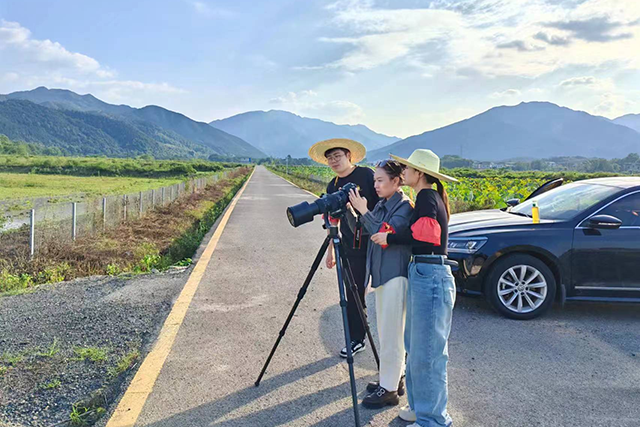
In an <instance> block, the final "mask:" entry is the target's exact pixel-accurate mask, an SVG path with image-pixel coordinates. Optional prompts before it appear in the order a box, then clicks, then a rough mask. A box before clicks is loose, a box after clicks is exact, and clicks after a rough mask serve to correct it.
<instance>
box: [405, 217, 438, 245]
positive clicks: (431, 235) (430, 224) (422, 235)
mask: <svg viewBox="0 0 640 427" xmlns="http://www.w3.org/2000/svg"><path fill="white" fill-rule="evenodd" d="M411 232H412V234H413V238H414V239H416V240H419V241H421V242H426V243H431V244H432V245H434V246H440V234H441V230H440V224H439V223H438V221H437V220H435V219H433V218H429V217H426V216H423V217H422V218H419V219H418V220H417V221H416V222H415V223H414V224H413V225H412V226H411Z"/></svg>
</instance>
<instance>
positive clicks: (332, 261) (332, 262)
mask: <svg viewBox="0 0 640 427" xmlns="http://www.w3.org/2000/svg"><path fill="white" fill-rule="evenodd" d="M334 265H336V261H335V259H334V258H333V251H329V252H327V259H326V266H327V268H328V269H329V270H331V269H332V268H333V266H334Z"/></svg>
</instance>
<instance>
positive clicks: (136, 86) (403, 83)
mask: <svg viewBox="0 0 640 427" xmlns="http://www.w3.org/2000/svg"><path fill="white" fill-rule="evenodd" d="M41 85H44V86H47V87H57V88H66V89H70V90H73V91H75V92H78V93H83V94H84V93H92V94H94V95H96V96H97V97H99V98H101V99H103V100H105V101H107V102H112V103H125V104H129V105H133V106H137V107H140V106H144V105H148V104H156V105H161V106H163V107H166V108H169V109H172V110H175V111H179V112H182V113H184V114H186V115H188V116H190V117H192V118H194V119H196V120H201V121H207V122H208V121H211V120H213V119H218V118H224V117H228V116H230V115H233V114H237V113H241V112H244V111H251V110H269V109H283V110H288V111H292V112H295V113H298V114H300V115H304V116H308V117H317V118H321V119H325V120H331V121H335V122H337V123H351V124H355V123H363V124H365V125H367V126H369V127H370V128H372V129H373V130H376V131H379V132H383V133H386V134H389V135H396V136H400V137H406V136H410V135H414V134H417V133H421V132H424V131H427V130H430V129H434V128H437V127H440V126H444V125H447V124H450V123H452V122H455V121H458V120H461V119H464V118H467V117H470V116H473V115H475V114H478V113H480V112H482V111H484V110H486V109H488V108H491V107H492V106H496V105H514V104H517V103H519V102H521V101H532V100H539V101H551V102H555V103H557V104H560V105H563V106H567V107H570V108H574V109H580V110H585V111H588V112H590V113H593V114H600V115H604V116H606V117H610V118H613V117H617V116H619V115H622V114H626V113H640V2H638V1H637V0H460V1H454V0H433V1H417V0H393V1H391V0H386V1H384V0H379V1H374V0H348V1H335V0H333V1H317V0H304V1H302V0H299V1H291V0H287V1H283V0H270V1H266V2H265V1H248V0H236V1H208V0H201V1H200V0H199V1H194V0H173V1H161V0H156V1H148V0H134V1H131V0H129V1H122V0H111V1H109V2H101V1H84V0H75V1H71V0H56V1H50V0H19V1H18V0H0V93H8V92H12V91H16V90H28V89H32V88H34V87H37V86H41Z"/></svg>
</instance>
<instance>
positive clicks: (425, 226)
mask: <svg viewBox="0 0 640 427" xmlns="http://www.w3.org/2000/svg"><path fill="white" fill-rule="evenodd" d="M416 223H418V224H417V225H416ZM410 225H411V228H407V229H405V230H404V231H403V232H400V233H398V234H389V235H388V236H387V243H389V244H390V245H409V246H411V250H412V252H413V254H414V255H431V254H433V255H447V245H448V244H449V220H448V217H447V209H446V207H445V206H444V202H443V201H442V197H440V194H439V193H438V192H437V191H436V190H433V189H428V188H425V189H423V190H420V192H419V193H418V196H417V197H416V205H415V207H414V209H413V215H412V216H411V221H410ZM438 234H439V240H440V242H439V244H435V242H433V240H434V237H437V236H438ZM416 237H418V239H417V238H416ZM425 240H431V242H429V241H425Z"/></svg>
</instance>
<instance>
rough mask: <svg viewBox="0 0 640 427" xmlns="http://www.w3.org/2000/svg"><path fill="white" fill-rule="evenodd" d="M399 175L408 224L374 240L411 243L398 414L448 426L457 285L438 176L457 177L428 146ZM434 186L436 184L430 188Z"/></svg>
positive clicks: (425, 426)
mask: <svg viewBox="0 0 640 427" xmlns="http://www.w3.org/2000/svg"><path fill="white" fill-rule="evenodd" d="M392 157H393V158H394V159H396V160H397V161H398V162H400V163H402V164H404V165H406V168H405V171H404V179H405V183H406V185H409V186H411V187H412V188H413V189H414V190H415V191H416V193H417V196H416V202H415V208H414V211H413V215H412V217H411V221H410V225H411V227H410V228H409V229H407V230H406V231H404V232H400V233H396V234H387V233H377V234H374V235H373V236H371V241H373V242H374V243H376V244H379V245H386V244H388V245H410V246H411V248H412V253H413V256H412V259H411V263H410V264H409V287H408V292H407V319H406V326H405V335H404V336H405V348H406V351H407V353H408V358H407V373H406V375H407V377H406V380H407V397H408V400H409V405H408V406H407V407H404V408H402V409H401V410H400V418H402V419H404V420H405V421H412V422H414V424H412V425H411V426H410V427H412V426H413V427H418V426H419V427H432V426H433V427H435V426H438V427H440V426H447V427H448V426H451V425H452V420H451V417H450V416H449V413H448V412H447V401H448V389H447V363H448V360H449V351H448V345H447V344H448V340H449V333H450V332H451V318H452V313H453V306H454V304H455V298H456V289H455V282H454V279H453V275H452V274H451V267H450V266H449V265H448V264H450V261H449V260H448V259H447V242H448V238H447V236H448V223H449V216H450V215H449V200H448V197H447V193H446V191H445V189H444V187H443V185H442V181H450V182H453V181H456V179H455V178H451V177H449V176H447V175H444V174H441V173H440V159H439V158H438V156H436V155H435V154H434V153H433V152H432V151H431V150H422V149H420V150H415V151H414V152H413V153H412V154H411V156H410V157H409V158H408V159H403V158H401V157H397V156H393V155H392ZM434 186H435V187H436V188H434Z"/></svg>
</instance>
